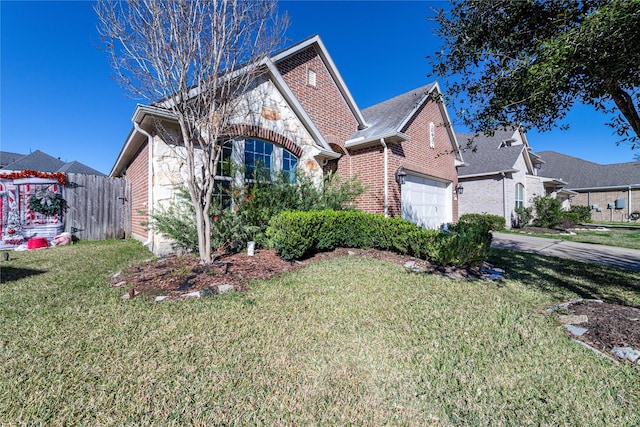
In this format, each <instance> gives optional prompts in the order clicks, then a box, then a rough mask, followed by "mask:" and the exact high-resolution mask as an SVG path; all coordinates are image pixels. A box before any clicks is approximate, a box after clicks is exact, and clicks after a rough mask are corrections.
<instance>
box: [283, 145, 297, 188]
mask: <svg viewBox="0 0 640 427" xmlns="http://www.w3.org/2000/svg"><path fill="white" fill-rule="evenodd" d="M297 167H298V159H296V157H295V156H294V155H293V154H291V153H290V152H288V151H287V150H284V149H283V150H282V171H283V172H284V173H285V174H287V175H288V176H289V182H291V183H295V182H296V168H297Z"/></svg>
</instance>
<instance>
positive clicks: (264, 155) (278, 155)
mask: <svg viewBox="0 0 640 427" xmlns="http://www.w3.org/2000/svg"><path fill="white" fill-rule="evenodd" d="M297 167H298V158H297V157H296V156H294V155H293V154H292V153H291V152H289V151H287V150H286V149H284V148H282V147H280V146H278V145H275V144H272V143H271V142H268V141H264V140H262V139H253V138H236V139H234V140H230V141H227V142H226V143H225V144H224V145H223V146H222V153H221V157H220V161H219V162H218V167H217V169H216V179H218V180H220V181H232V180H233V178H234V176H233V174H234V172H235V171H239V172H240V173H244V179H252V178H253V176H254V173H255V172H256V170H257V169H258V168H261V169H262V170H263V171H264V172H265V176H267V177H268V176H271V177H272V178H273V177H275V176H276V175H277V174H278V173H284V174H285V175H287V176H288V177H289V181H290V182H292V183H295V182H296V169H297Z"/></svg>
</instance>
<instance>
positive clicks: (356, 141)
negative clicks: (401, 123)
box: [344, 131, 411, 148]
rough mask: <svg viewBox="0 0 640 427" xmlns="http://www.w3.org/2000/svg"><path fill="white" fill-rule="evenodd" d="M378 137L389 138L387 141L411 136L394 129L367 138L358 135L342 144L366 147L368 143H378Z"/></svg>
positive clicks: (347, 146)
mask: <svg viewBox="0 0 640 427" xmlns="http://www.w3.org/2000/svg"><path fill="white" fill-rule="evenodd" d="M380 139H385V140H391V141H389V142H395V141H398V140H400V141H408V140H409V139H411V138H409V136H408V135H406V134H404V133H402V132H395V131H394V132H389V133H386V134H384V135H374V136H371V137H369V138H365V137H363V136H360V137H357V138H353V139H349V140H347V141H345V143H344V146H345V147H346V148H361V147H367V146H369V145H380Z"/></svg>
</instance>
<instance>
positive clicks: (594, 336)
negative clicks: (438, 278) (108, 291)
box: [111, 248, 640, 353]
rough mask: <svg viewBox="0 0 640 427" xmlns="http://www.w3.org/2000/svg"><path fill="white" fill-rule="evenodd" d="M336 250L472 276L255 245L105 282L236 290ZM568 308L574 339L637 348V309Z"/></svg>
mask: <svg viewBox="0 0 640 427" xmlns="http://www.w3.org/2000/svg"><path fill="white" fill-rule="evenodd" d="M337 256H366V257H371V258H375V259H378V260H385V261H391V262H395V263H398V264H400V265H406V264H407V262H409V261H411V263H412V265H413V266H414V267H416V268H418V269H420V270H421V271H424V272H426V273H430V274H440V275H443V276H447V277H452V278H476V277H478V275H479V271H477V270H473V269H457V268H446V269H443V268H438V267H435V266H433V265H430V264H429V263H427V262H425V261H423V260H416V259H415V258H412V257H409V256H406V255H398V254H395V253H393V252H387V251H379V250H375V249H344V248H340V249H336V250H334V251H331V252H323V253H319V254H316V255H314V256H313V257H311V258H308V259H306V260H304V261H301V262H298V261H294V262H289V261H285V260H283V259H282V258H280V257H279V256H278V255H277V254H276V253H275V251H272V250H268V249H261V250H257V251H256V252H255V255H254V256H251V257H250V256H248V255H247V254H246V253H238V254H234V255H229V256H226V257H223V258H221V259H220V260H219V262H218V263H216V264H213V265H202V264H200V260H199V259H198V258H197V257H195V256H180V257H178V256H172V257H167V258H162V259H159V260H154V261H150V262H147V263H143V264H139V265H136V266H133V267H130V268H128V269H126V270H124V271H122V272H121V273H119V274H117V275H114V277H112V279H111V285H112V286H114V287H119V288H122V289H123V293H124V292H126V293H127V294H128V295H129V296H133V297H136V296H137V297H143V298H148V299H151V300H152V299H153V298H154V297H156V296H166V297H168V299H173V300H175V299H180V298H181V296H182V295H185V294H188V293H191V292H195V291H199V292H200V293H201V294H203V295H206V294H207V293H212V294H215V293H217V292H218V290H219V288H220V287H221V286H223V285H231V286H232V287H233V289H235V290H236V291H245V290H246V289H247V288H248V287H249V286H251V281H252V280H254V279H269V278H272V277H275V276H277V275H280V274H282V273H284V272H289V271H294V270H296V269H298V268H301V267H304V266H305V265H308V264H309V263H312V262H315V261H318V260H321V259H327V258H333V257H337ZM569 311H571V312H572V313H573V314H578V315H581V314H584V315H586V316H588V319H589V320H588V323H587V324H584V325H580V326H583V327H585V328H587V329H588V332H587V333H585V334H584V335H583V336H581V337H580V338H579V339H581V340H583V341H585V342H586V343H588V344H589V345H591V346H593V347H594V348H597V349H599V350H602V351H605V352H608V353H610V352H611V349H612V348H613V347H632V348H634V349H639V350H640V320H639V319H640V309H638V308H634V307H626V306H622V305H616V304H610V303H594V302H583V303H577V304H572V305H570V306H569Z"/></svg>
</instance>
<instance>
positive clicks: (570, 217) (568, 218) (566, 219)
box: [557, 211, 580, 230]
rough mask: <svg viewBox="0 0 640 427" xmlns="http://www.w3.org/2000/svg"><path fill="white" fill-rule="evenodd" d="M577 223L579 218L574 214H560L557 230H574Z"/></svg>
mask: <svg viewBox="0 0 640 427" xmlns="http://www.w3.org/2000/svg"><path fill="white" fill-rule="evenodd" d="M578 222H580V217H579V216H578V214H577V213H576V212H566V211H565V212H561V213H560V219H559V220H558V225H557V228H560V229H562V230H568V229H570V228H575V226H576V224H577V223H578Z"/></svg>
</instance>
